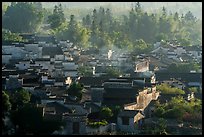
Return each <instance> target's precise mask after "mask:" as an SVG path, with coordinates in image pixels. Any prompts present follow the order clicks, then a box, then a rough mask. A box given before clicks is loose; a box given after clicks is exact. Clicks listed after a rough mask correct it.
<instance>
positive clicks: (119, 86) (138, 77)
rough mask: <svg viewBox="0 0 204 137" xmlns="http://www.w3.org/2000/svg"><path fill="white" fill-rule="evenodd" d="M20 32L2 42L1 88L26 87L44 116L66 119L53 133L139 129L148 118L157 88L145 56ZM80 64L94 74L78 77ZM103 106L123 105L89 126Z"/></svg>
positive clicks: (92, 132) (9, 89) (134, 130)
mask: <svg viewBox="0 0 204 137" xmlns="http://www.w3.org/2000/svg"><path fill="white" fill-rule="evenodd" d="M22 36H23V37H24V38H26V39H28V42H25V43H17V42H8V41H7V42H3V43H2V87H3V90H7V91H10V92H12V91H14V90H15V89H17V88H20V87H22V88H24V89H26V90H27V91H29V92H30V93H31V94H32V95H33V96H35V97H36V98H38V100H36V105H37V107H39V108H41V109H42V116H43V118H44V119H51V120H61V121H64V122H65V123H66V125H65V127H64V128H63V129H62V130H60V131H56V132H55V133H53V134H64V135H70V134H104V133H107V132H115V131H121V132H128V133H138V132H139V130H140V129H141V127H142V125H143V123H144V119H145V118H148V117H151V111H152V109H153V105H152V102H154V101H155V100H157V99H158V97H159V92H158V91H157V90H156V75H155V73H154V72H153V71H150V69H149V66H150V60H149V59H148V58H141V57H140V59H138V61H137V62H132V61H131V57H130V54H129V53H125V52H123V53H116V52H115V51H112V50H108V51H107V50H104V51H100V52H98V51H95V50H94V49H89V50H84V49H82V48H78V47H76V46H75V45H74V44H73V43H71V42H69V41H68V40H67V41H59V42H57V41H56V40H55V38H54V37H53V36H36V35H22ZM158 50H161V48H160V49H155V50H154V51H153V52H152V54H155V55H156V56H157V53H161V52H160V51H158ZM175 51H176V50H175ZM167 52H169V51H168V50H167ZM176 54H178V53H176ZM179 54H180V55H181V54H182V53H179ZM192 54H193V53H192ZM201 54H202V52H201ZM81 66H89V67H90V68H92V74H93V76H92V77H88V76H83V75H81V74H80V73H79V71H78V68H79V67H81ZM108 67H114V68H120V69H121V70H122V71H123V72H125V75H124V76H121V77H117V78H112V77H110V76H107V75H106V76H104V75H105V74H106V71H104V70H106V69H107V68H108ZM73 81H75V82H79V83H81V84H83V85H84V88H85V89H84V90H83V97H82V100H81V101H80V102H77V101H76V99H75V98H73V97H70V96H69V95H68V94H67V92H66V91H67V89H68V88H69V86H70V84H71V83H72V82H73ZM178 86H180V87H181V88H182V85H180V84H178ZM103 106H121V107H122V109H121V111H120V112H119V114H118V116H117V120H116V121H115V123H109V124H108V125H106V126H103V127H99V128H91V127H89V126H88V125H87V118H88V115H89V114H91V113H94V112H99V111H100V108H101V107H103Z"/></svg>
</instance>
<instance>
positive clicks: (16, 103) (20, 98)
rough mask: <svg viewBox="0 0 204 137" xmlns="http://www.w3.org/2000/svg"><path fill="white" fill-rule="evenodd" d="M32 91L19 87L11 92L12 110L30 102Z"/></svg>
mask: <svg viewBox="0 0 204 137" xmlns="http://www.w3.org/2000/svg"><path fill="white" fill-rule="evenodd" d="M30 97H31V95H30V93H29V92H28V91H26V90H25V89H23V88H20V89H18V90H17V91H15V92H14V93H13V94H11V98H10V100H11V103H12V110H16V109H18V108H19V107H23V106H24V105H25V104H27V103H29V102H30Z"/></svg>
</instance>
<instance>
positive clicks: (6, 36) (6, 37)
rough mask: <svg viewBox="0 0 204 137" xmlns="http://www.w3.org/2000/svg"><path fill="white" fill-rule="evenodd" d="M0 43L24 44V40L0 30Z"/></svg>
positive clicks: (9, 32)
mask: <svg viewBox="0 0 204 137" xmlns="http://www.w3.org/2000/svg"><path fill="white" fill-rule="evenodd" d="M2 41H15V42H24V41H25V40H24V39H23V38H22V37H21V36H19V34H17V33H12V32H11V31H9V30H5V29H2Z"/></svg>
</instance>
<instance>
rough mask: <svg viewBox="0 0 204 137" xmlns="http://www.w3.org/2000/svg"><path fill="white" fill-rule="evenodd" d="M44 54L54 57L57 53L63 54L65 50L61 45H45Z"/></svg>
mask: <svg viewBox="0 0 204 137" xmlns="http://www.w3.org/2000/svg"><path fill="white" fill-rule="evenodd" d="M42 55H49V56H50V57H54V56H55V55H63V52H62V49H61V48H60V47H43V49H42Z"/></svg>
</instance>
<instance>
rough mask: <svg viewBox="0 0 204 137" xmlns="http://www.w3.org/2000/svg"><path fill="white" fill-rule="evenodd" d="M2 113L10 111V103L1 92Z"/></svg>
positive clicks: (5, 94)
mask: <svg viewBox="0 0 204 137" xmlns="http://www.w3.org/2000/svg"><path fill="white" fill-rule="evenodd" d="M2 110H3V111H2V112H4V113H5V112H9V111H10V110H11V103H10V100H9V95H8V94H7V93H6V92H5V91H2Z"/></svg>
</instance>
